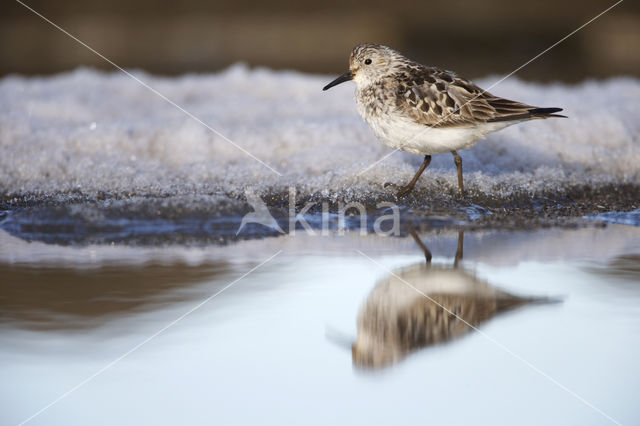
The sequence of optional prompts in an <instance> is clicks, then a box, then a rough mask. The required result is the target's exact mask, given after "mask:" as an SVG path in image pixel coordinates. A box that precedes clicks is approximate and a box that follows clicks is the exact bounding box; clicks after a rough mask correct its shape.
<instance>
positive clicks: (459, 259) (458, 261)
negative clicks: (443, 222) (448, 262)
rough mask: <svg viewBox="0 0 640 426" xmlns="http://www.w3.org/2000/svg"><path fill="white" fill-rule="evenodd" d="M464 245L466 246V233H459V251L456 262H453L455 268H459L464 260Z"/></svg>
mask: <svg viewBox="0 0 640 426" xmlns="http://www.w3.org/2000/svg"><path fill="white" fill-rule="evenodd" d="M463 244H464V231H459V232H458V249H457V250H456V257H455V260H454V261H453V267H454V268H457V267H458V264H459V263H460V261H461V260H462V249H463Z"/></svg>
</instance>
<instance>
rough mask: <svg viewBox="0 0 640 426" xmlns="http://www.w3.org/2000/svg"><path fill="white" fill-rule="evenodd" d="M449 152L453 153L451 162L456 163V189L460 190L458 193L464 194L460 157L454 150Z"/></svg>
mask: <svg viewBox="0 0 640 426" xmlns="http://www.w3.org/2000/svg"><path fill="white" fill-rule="evenodd" d="M451 153H452V154H453V162H454V163H456V168H457V169H458V190H459V191H460V195H464V183H463V182H462V157H460V156H459V155H458V153H457V152H455V151H451Z"/></svg>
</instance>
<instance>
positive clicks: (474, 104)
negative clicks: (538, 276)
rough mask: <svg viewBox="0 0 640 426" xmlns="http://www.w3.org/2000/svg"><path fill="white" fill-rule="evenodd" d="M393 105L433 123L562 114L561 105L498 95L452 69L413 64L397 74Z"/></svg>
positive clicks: (458, 124)
mask: <svg viewBox="0 0 640 426" xmlns="http://www.w3.org/2000/svg"><path fill="white" fill-rule="evenodd" d="M396 79H397V81H398V82H399V84H398V89H397V93H396V107H397V108H399V109H400V110H401V112H402V113H403V114H407V115H409V116H410V117H411V118H413V119H414V120H415V121H417V122H419V123H422V124H425V125H427V126H432V127H440V128H442V127H461V126H475V125H477V124H481V123H491V122H498V121H517V120H528V119H533V118H546V117H563V116H561V115H557V114H553V113H554V112H558V111H561V110H562V109H561V108H537V107H534V106H531V105H527V104H523V103H520V102H516V101H511V100H508V99H504V98H499V97H497V96H494V95H492V94H490V93H488V92H484V91H483V90H482V89H481V88H480V87H478V86H476V85H475V84H473V83H471V82H469V81H467V80H465V79H463V78H460V77H458V76H456V75H455V74H454V73H453V72H451V71H444V70H441V69H438V68H434V67H424V66H421V65H416V66H414V67H406V68H405V70H403V71H401V72H399V73H398V75H397V76H396Z"/></svg>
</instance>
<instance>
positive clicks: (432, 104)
mask: <svg viewBox="0 0 640 426" xmlns="http://www.w3.org/2000/svg"><path fill="white" fill-rule="evenodd" d="M349 80H353V81H354V82H355V83H356V93H355V98H356V104H357V106H358V112H359V113H360V115H361V116H362V118H364V119H365V121H366V122H367V123H368V124H369V126H370V127H371V129H372V130H373V133H374V134H375V135H376V136H377V137H378V138H379V139H380V140H382V142H384V143H385V144H386V145H388V146H389V147H391V148H394V149H398V150H402V151H407V152H409V153H411V154H417V155H424V161H423V163H422V165H421V166H420V168H419V169H418V172H417V173H416V174H415V176H414V177H413V179H411V181H410V182H409V183H408V184H407V185H405V186H398V185H395V184H392V183H385V185H384V186H385V187H387V186H392V187H396V188H398V197H401V196H404V195H406V194H408V193H409V192H410V191H411V190H412V189H413V187H414V186H415V184H416V182H417V180H418V178H419V177H420V175H421V174H422V172H424V170H425V169H426V168H427V166H429V163H430V162H431V156H432V155H434V154H442V153H446V152H450V153H452V154H453V159H454V162H455V165H456V168H457V170H458V189H459V191H460V194H463V193H464V184H463V182H462V158H461V157H460V155H458V152H457V151H459V150H462V149H467V148H471V147H472V146H473V145H475V144H476V143H477V142H478V140H480V139H482V138H483V137H485V136H486V135H487V134H489V133H492V132H495V131H497V130H501V129H504V128H505V127H507V126H511V125H512V124H516V123H520V122H522V121H527V120H531V119H536V118H549V117H564V116H563V115H559V114H555V113H557V112H559V111H562V108H539V107H534V106H531V105H527V104H523V103H520V102H516V101H511V100H508V99H504V98H500V97H497V96H494V95H492V94H490V93H488V92H486V91H484V90H482V89H481V88H480V87H478V86H476V85H475V84H473V83H472V82H470V81H469V80H465V79H464V78H461V77H459V76H457V75H456V74H455V73H453V72H451V71H445V70H441V69H439V68H436V67H427V66H424V65H421V64H419V63H417V62H414V61H412V60H410V59H408V58H406V57H404V56H403V55H402V54H400V53H399V52H397V51H395V50H393V49H392V48H390V47H387V46H383V45H380V44H373V43H367V44H360V45H358V46H356V47H355V48H354V49H353V50H352V51H351V57H350V58H349V70H348V71H347V72H345V73H344V74H342V75H341V76H339V77H338V78H336V79H335V80H333V81H332V82H331V83H329V84H327V85H326V86H325V87H324V88H323V89H322V90H327V89H330V88H331V87H333V86H335V85H338V84H340V83H343V82H345V81H349Z"/></svg>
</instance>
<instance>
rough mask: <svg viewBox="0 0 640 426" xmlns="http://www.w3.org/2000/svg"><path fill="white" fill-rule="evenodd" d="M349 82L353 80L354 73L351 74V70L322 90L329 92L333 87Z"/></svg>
mask: <svg viewBox="0 0 640 426" xmlns="http://www.w3.org/2000/svg"><path fill="white" fill-rule="evenodd" d="M349 80H353V73H352V72H351V70H349V71H347V72H345V73H344V74H342V75H341V76H340V77H338V78H336V79H335V80H333V81H332V82H331V83H329V84H327V85H326V86H324V87H323V88H322V90H329V89H331V88H332V87H333V86H337V85H338V84H340V83H344V82H345V81H349Z"/></svg>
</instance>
